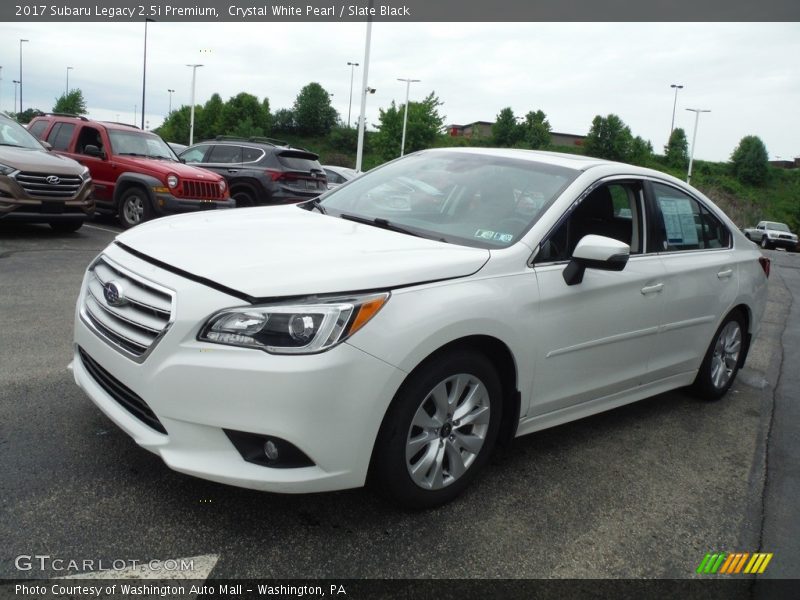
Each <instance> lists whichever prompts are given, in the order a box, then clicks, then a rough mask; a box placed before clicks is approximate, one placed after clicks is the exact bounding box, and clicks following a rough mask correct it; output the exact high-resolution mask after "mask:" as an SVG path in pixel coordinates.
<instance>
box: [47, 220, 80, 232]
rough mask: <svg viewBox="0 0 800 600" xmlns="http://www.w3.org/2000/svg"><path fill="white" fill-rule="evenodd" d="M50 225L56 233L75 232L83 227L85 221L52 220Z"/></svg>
mask: <svg viewBox="0 0 800 600" xmlns="http://www.w3.org/2000/svg"><path fill="white" fill-rule="evenodd" d="M50 227H51V228H52V230H53V231H55V232H56V233H73V232H75V231H78V229H80V228H81V227H83V221H50Z"/></svg>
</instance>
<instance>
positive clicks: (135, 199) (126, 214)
mask: <svg viewBox="0 0 800 600" xmlns="http://www.w3.org/2000/svg"><path fill="white" fill-rule="evenodd" d="M118 217H119V222H120V225H122V226H123V227H124V228H125V229H130V228H131V227H135V226H136V225H138V224H139V223H144V222H145V221H148V220H150V219H151V218H152V217H153V208H152V207H151V206H150V199H149V198H148V197H147V193H146V192H145V191H144V190H142V189H141V188H131V189H129V190H127V191H126V192H125V193H124V194H122V198H120V201H119V215H118Z"/></svg>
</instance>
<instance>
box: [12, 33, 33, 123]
mask: <svg viewBox="0 0 800 600" xmlns="http://www.w3.org/2000/svg"><path fill="white" fill-rule="evenodd" d="M28 41H30V40H23V39H20V40H19V112H22V44H23V42H28ZM15 95H16V94H15Z"/></svg>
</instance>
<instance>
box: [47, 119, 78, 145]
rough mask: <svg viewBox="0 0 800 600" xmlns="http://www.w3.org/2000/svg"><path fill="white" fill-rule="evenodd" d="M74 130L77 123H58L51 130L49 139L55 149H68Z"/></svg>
mask: <svg viewBox="0 0 800 600" xmlns="http://www.w3.org/2000/svg"><path fill="white" fill-rule="evenodd" d="M73 131H75V125H74V124H72V123H56V124H55V125H54V126H53V129H52V130H51V131H50V135H49V136H48V138H47V141H48V142H49V143H50V145H51V146H53V150H67V149H68V148H69V141H70V140H71V139H72V132H73Z"/></svg>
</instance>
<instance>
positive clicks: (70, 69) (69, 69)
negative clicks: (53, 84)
mask: <svg viewBox="0 0 800 600" xmlns="http://www.w3.org/2000/svg"><path fill="white" fill-rule="evenodd" d="M70 71H72V67H67V91H66V93H67V94H69V72H70Z"/></svg>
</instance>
